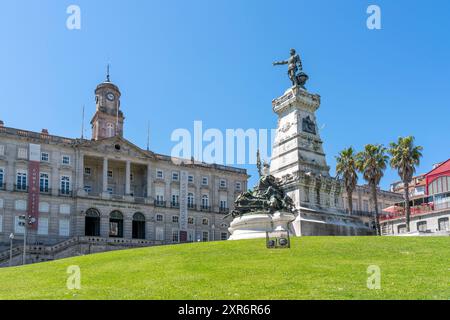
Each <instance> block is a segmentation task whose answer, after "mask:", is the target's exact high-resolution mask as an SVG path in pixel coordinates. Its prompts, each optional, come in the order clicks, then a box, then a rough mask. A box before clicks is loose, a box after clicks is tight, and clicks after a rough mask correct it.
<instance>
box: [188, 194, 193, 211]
mask: <svg viewBox="0 0 450 320" xmlns="http://www.w3.org/2000/svg"><path fill="white" fill-rule="evenodd" d="M187 205H188V208H189V209H193V208H194V194H193V193H188V196H187Z"/></svg>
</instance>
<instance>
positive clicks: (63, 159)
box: [62, 155, 70, 166]
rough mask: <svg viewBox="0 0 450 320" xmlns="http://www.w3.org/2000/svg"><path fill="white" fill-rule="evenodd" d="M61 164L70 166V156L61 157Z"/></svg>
mask: <svg viewBox="0 0 450 320" xmlns="http://www.w3.org/2000/svg"><path fill="white" fill-rule="evenodd" d="M62 164H64V165H67V166H68V165H70V156H67V155H64V156H62Z"/></svg>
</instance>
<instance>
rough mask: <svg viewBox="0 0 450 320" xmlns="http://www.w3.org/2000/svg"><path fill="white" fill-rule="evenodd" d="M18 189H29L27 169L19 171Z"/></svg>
mask: <svg viewBox="0 0 450 320" xmlns="http://www.w3.org/2000/svg"><path fill="white" fill-rule="evenodd" d="M16 189H17V190H19V191H26V190H27V173H26V172H25V171H19V172H17V179H16Z"/></svg>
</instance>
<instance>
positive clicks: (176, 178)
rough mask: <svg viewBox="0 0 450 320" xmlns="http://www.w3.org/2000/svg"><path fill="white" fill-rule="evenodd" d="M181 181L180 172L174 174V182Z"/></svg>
mask: <svg viewBox="0 0 450 320" xmlns="http://www.w3.org/2000/svg"><path fill="white" fill-rule="evenodd" d="M179 179H180V174H179V173H178V172H172V181H178V180H179Z"/></svg>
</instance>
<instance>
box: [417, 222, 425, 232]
mask: <svg viewBox="0 0 450 320" xmlns="http://www.w3.org/2000/svg"><path fill="white" fill-rule="evenodd" d="M417 231H420V232H426V231H427V222H426V221H419V222H417Z"/></svg>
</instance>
